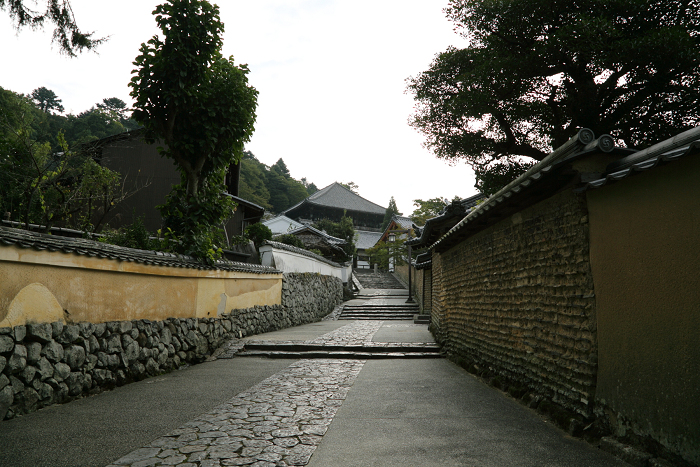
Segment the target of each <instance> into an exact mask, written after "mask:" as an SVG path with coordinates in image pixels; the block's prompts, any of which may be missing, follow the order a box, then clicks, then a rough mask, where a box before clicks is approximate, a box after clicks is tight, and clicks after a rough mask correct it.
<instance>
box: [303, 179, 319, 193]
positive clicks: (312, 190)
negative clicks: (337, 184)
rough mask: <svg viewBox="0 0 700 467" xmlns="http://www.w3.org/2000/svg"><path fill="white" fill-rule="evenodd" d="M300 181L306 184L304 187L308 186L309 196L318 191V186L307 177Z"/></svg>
mask: <svg viewBox="0 0 700 467" xmlns="http://www.w3.org/2000/svg"><path fill="white" fill-rule="evenodd" d="M300 181H301V184H302V185H304V188H306V191H307V193H308V194H309V196H311V195H313V194H314V193H316V192H317V191H318V187H317V186H316V185H314V184H313V183H309V181H308V180H306V177H303V178H302V179H301V180H300Z"/></svg>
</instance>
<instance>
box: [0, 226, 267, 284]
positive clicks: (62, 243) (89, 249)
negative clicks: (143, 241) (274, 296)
mask: <svg viewBox="0 0 700 467" xmlns="http://www.w3.org/2000/svg"><path fill="white" fill-rule="evenodd" d="M0 247H19V248H24V249H32V250H37V251H50V252H61V253H67V254H74V255H79V256H86V257H92V258H102V259H107V260H112V261H125V262H131V263H140V264H144V265H147V266H160V267H174V268H185V269H197V270H221V271H231V272H245V273H252V274H280V273H281V271H279V270H277V269H274V268H271V267H268V266H261V265H258V264H248V263H240V262H236V261H228V260H219V261H217V262H216V263H215V264H213V265H209V264H207V263H203V262H200V261H198V260H196V259H195V258H192V257H191V256H187V255H178V254H173V253H165V252H162V251H149V250H138V249H134V248H126V247H122V246H118V245H111V244H108V243H101V242H97V241H94V240H87V239H84V238H69V237H62V236H58V235H48V234H42V233H37V232H30V231H27V230H20V229H13V228H9V227H4V226H0Z"/></svg>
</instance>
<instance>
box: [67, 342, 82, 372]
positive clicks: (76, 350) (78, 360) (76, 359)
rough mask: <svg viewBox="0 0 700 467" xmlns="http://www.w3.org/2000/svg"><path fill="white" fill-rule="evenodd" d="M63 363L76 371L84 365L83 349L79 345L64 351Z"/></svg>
mask: <svg viewBox="0 0 700 467" xmlns="http://www.w3.org/2000/svg"><path fill="white" fill-rule="evenodd" d="M65 361H66V364H68V366H69V367H71V369H72V370H78V369H79V368H80V367H81V366H82V365H83V363H85V349H84V348H83V347H81V346H79V345H71V346H70V347H68V348H67V349H65Z"/></svg>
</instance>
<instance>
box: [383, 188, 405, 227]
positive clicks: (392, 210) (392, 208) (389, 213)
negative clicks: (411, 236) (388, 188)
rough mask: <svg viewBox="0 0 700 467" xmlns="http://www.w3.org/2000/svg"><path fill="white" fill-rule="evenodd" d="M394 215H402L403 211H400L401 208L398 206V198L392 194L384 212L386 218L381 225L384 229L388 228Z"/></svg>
mask: <svg viewBox="0 0 700 467" xmlns="http://www.w3.org/2000/svg"><path fill="white" fill-rule="evenodd" d="M394 215H397V216H400V215H401V213H400V212H399V208H397V207H396V200H395V199H394V197H393V196H392V197H391V199H390V200H389V206H388V207H387V208H386V211H385V212H384V220H383V221H382V227H381V229H382V230H384V229H386V228H387V226H388V225H389V224H390V223H391V218H392V217H394Z"/></svg>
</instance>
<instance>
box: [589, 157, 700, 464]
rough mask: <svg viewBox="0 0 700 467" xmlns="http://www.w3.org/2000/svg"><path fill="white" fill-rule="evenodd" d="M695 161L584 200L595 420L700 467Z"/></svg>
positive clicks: (699, 222) (699, 166)
mask: <svg viewBox="0 0 700 467" xmlns="http://www.w3.org/2000/svg"><path fill="white" fill-rule="evenodd" d="M699 175H700V157H698V156H690V157H686V158H684V159H681V160H678V161H677V162H674V163H673V164H669V165H666V166H662V167H657V168H655V169H654V170H653V171H649V172H645V173H641V174H639V175H637V176H635V177H630V178H628V179H625V180H622V181H620V182H618V183H615V184H612V185H610V186H605V187H603V188H600V189H597V190H592V191H590V192H588V206H589V210H590V219H591V267H592V270H593V277H594V281H595V289H596V301H597V311H598V343H599V344H598V346H599V358H598V386H597V391H596V398H597V404H596V405H597V409H596V410H597V412H598V414H599V415H601V416H603V417H606V419H608V421H609V422H610V425H611V426H612V427H613V429H614V430H615V432H616V434H618V435H619V436H623V437H625V436H629V435H631V434H635V435H637V436H639V437H649V438H652V439H655V440H658V441H659V442H660V443H661V444H662V445H664V446H665V447H667V448H668V449H670V450H671V451H673V452H678V453H683V455H684V457H685V458H686V459H688V460H691V461H692V462H693V463H694V464H696V465H700V337H699V336H700V286H699V285H700V184H699V183H698V176H699Z"/></svg>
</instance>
